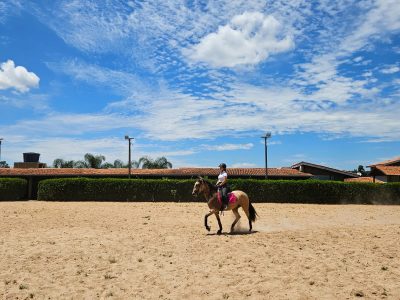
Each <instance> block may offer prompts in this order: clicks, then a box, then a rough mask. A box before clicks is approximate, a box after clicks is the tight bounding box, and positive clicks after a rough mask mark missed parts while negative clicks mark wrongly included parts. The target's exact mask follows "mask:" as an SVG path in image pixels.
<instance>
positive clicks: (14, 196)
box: [0, 178, 28, 201]
mask: <svg viewBox="0 0 400 300" xmlns="http://www.w3.org/2000/svg"><path fill="white" fill-rule="evenodd" d="M27 184H28V183H27V181H26V180H25V179H22V178H0V201H15V200H23V199H26V192H27Z"/></svg>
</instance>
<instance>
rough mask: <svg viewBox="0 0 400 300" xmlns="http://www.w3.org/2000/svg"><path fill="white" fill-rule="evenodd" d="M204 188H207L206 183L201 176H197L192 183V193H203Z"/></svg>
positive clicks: (194, 194)
mask: <svg viewBox="0 0 400 300" xmlns="http://www.w3.org/2000/svg"><path fill="white" fill-rule="evenodd" d="M206 188H207V183H206V182H205V180H204V179H203V178H202V177H199V179H197V181H196V182H195V184H194V187H193V191H192V195H193V196H196V197H197V196H198V195H200V194H202V193H204V191H205V189H206Z"/></svg>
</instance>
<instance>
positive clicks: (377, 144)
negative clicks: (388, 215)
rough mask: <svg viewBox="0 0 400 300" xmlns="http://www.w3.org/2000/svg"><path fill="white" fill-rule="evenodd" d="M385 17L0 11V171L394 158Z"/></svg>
mask: <svg viewBox="0 0 400 300" xmlns="http://www.w3.org/2000/svg"><path fill="white" fill-rule="evenodd" d="M399 58H400V5H398V2H397V0H375V1H372V0H366V1H343V0H339V1H328V0H326V1H325V0H321V1H306V0H304V1H302V0H293V1H251V0H246V1H175V0H174V1H169V0H164V1H140V0H135V1H112V0H108V1H51V2H49V1H29V0H24V1H18V0H8V1H2V0H0V138H1V137H2V138H4V141H3V143H2V157H1V159H2V160H6V161H7V162H8V163H9V164H12V163H13V162H15V161H21V160H22V153H23V152H39V153H41V161H43V162H46V163H49V164H51V163H52V161H53V160H54V159H55V158H64V159H68V160H70V159H74V160H76V159H82V157H83V155H84V154H85V153H87V152H90V153H95V154H103V155H105V156H106V158H107V161H113V160H115V159H118V158H119V159H122V160H124V161H126V160H127V142H126V141H125V140H124V135H126V134H129V135H130V136H133V137H135V138H136V140H135V142H134V146H133V159H138V158H139V157H141V156H145V155H147V156H150V157H153V158H156V157H159V156H166V157H167V158H168V159H169V160H170V161H171V162H172V163H173V165H174V167H184V166H217V165H218V164H219V163H220V162H226V163H227V165H228V167H234V166H236V167H256V166H263V165H264V147H263V142H262V139H261V138H260V137H261V135H263V134H264V133H265V132H266V131H271V132H272V138H271V139H270V140H269V144H270V146H269V148H268V149H269V166H272V167H283V166H290V165H292V164H294V163H297V162H299V161H308V162H312V163H317V164H325V165H327V166H331V167H334V168H339V169H348V170H351V169H354V168H356V167H357V166H358V165H359V164H361V165H367V164H369V163H373V162H376V161H381V160H384V159H388V158H392V157H395V156H399V155H400V151H399V150H400V117H399V115H400V77H399V74H400V59H399Z"/></svg>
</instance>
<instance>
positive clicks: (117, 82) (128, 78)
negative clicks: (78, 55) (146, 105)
mask: <svg viewBox="0 0 400 300" xmlns="http://www.w3.org/2000/svg"><path fill="white" fill-rule="evenodd" d="M46 65H47V66H48V67H49V68H50V69H51V70H53V71H55V72H59V73H64V74H67V75H69V76H71V77H72V78H74V79H75V80H79V81H83V82H86V83H89V84H92V85H95V86H102V87H105V88H112V89H113V90H114V91H115V92H117V93H118V94H123V95H132V94H134V92H135V91H137V90H140V91H142V92H143V91H144V90H148V87H147V85H146V84H144V83H143V81H142V80H141V79H140V78H139V77H138V76H136V75H135V74H131V73H128V72H122V71H116V70H112V69H108V68H103V67H100V66H97V65H93V64H88V63H85V62H83V61H80V60H76V59H75V60H64V61H61V62H47V63H46ZM153 88H154V85H153Z"/></svg>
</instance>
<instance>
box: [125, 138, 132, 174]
mask: <svg viewBox="0 0 400 300" xmlns="http://www.w3.org/2000/svg"><path fill="white" fill-rule="evenodd" d="M133 139H134V138H133V137H129V135H126V136H125V140H127V141H128V142H129V158H128V160H129V162H128V168H129V176H128V178H131V167H132V163H131V144H132V143H131V140H133Z"/></svg>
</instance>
